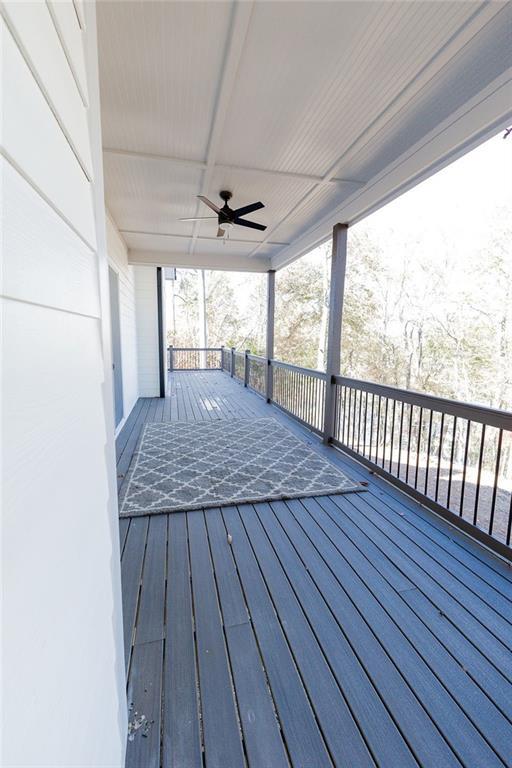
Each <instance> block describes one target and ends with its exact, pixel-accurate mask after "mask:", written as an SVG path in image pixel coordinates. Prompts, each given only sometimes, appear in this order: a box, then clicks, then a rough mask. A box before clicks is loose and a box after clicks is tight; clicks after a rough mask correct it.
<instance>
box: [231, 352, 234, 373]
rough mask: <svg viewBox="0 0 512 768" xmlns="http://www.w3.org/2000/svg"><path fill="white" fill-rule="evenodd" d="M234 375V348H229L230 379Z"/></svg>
mask: <svg viewBox="0 0 512 768" xmlns="http://www.w3.org/2000/svg"><path fill="white" fill-rule="evenodd" d="M234 375H235V348H234V347H231V378H233V376H234Z"/></svg>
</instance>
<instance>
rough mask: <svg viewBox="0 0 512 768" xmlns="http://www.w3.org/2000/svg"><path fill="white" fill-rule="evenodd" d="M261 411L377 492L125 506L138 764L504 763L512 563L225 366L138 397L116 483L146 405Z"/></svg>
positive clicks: (189, 415)
mask: <svg viewBox="0 0 512 768" xmlns="http://www.w3.org/2000/svg"><path fill="white" fill-rule="evenodd" d="M263 414H264V415H267V416H268V415H273V416H275V417H276V418H278V419H279V420H281V421H283V422H284V423H285V424H286V425H287V426H289V427H290V428H291V429H292V430H294V431H295V433H296V434H298V435H301V436H303V438H304V439H305V440H308V441H309V442H310V443H311V444H312V445H314V446H315V447H316V448H317V449H318V450H319V451H321V452H323V453H324V454H325V455H327V456H329V457H330V458H331V459H332V460H333V461H335V462H337V463H339V465H340V466H342V468H343V469H345V471H346V472H347V473H348V474H350V475H351V476H352V477H353V478H354V479H358V480H364V481H367V482H368V488H367V491H365V492H364V493H361V494H348V495H344V496H332V497H319V498H311V499H301V500H293V501H286V502H272V503H270V504H266V503H265V504H264V503H262V504H256V505H249V504H246V505H241V506H239V507H227V508H224V509H209V510H206V511H203V510H198V511H194V512H187V513H175V514H173V515H160V516H158V515H157V516H152V517H138V518H133V519H131V520H128V519H123V520H121V521H120V531H121V548H122V561H121V562H122V581H123V614H124V630H125V652H126V667H127V676H128V702H129V705H130V719H131V720H132V721H135V720H136V719H137V718H140V717H141V716H142V715H144V716H145V718H146V720H145V721H144V722H145V723H146V725H145V726H141V727H140V728H139V729H138V730H137V731H136V732H135V737H134V739H133V740H132V741H128V744H127V757H126V766H127V768H131V767H133V766H135V767H136V768H153V767H154V768H159V767H160V766H165V768H167V767H168V766H169V768H171V767H172V768H178V767H179V768H196V766H197V767H198V768H199V766H205V767H206V768H238V767H239V766H240V768H242V766H249V768H280V766H290V765H291V766H294V768H295V767H297V768H298V767H300V768H322V767H323V766H332V765H335V766H347V768H359V767H360V766H361V767H364V766H382V767H386V768H388V767H389V768H400V767H401V766H418V765H420V766H432V767H434V766H435V768H445V767H448V766H461V765H462V766H467V767H468V768H491V767H492V766H503V765H512V570H511V568H510V566H509V565H508V564H506V563H505V562H504V561H503V560H501V559H500V558H498V557H497V556H495V555H493V554H491V553H489V552H488V551H487V550H485V549H484V548H483V547H482V546H480V545H479V544H478V543H476V542H474V541H472V540H471V539H469V538H467V537H466V536H464V535H463V534H462V533H460V532H459V531H457V530H456V529H454V528H452V527H451V526H449V525H448V524H447V523H445V522H444V521H442V520H441V519H439V518H437V517H436V516H435V515H433V514H432V513H431V512H429V511H428V510H426V509H424V508H422V507H421V506H419V505H418V504H417V503H416V502H414V501H412V500H411V499H409V498H408V497H407V496H405V495H404V494H403V493H401V492H400V491H398V490H397V489H395V488H393V487H392V486H390V485H388V484H387V483H386V482H384V481H383V480H380V479H379V478H377V477H376V476H374V475H372V474H371V473H369V472H368V470H367V469H365V468H363V467H361V466H360V465H358V464H357V463H355V462H354V461H353V460H351V459H349V458H347V457H346V456H344V455H343V454H341V453H340V452H338V451H336V450H334V449H332V448H325V447H323V446H322V445H320V443H319V442H318V441H317V439H316V438H315V437H314V436H312V435H311V434H310V433H308V432H307V431H306V430H304V429H302V427H300V426H298V425H296V424H295V423H294V422H292V421H291V420H289V419H287V417H286V416H284V415H283V414H282V413H281V412H279V411H278V410H277V409H275V408H273V407H271V406H268V405H266V404H265V402H264V401H263V400H262V399H261V398H259V397H258V396H257V395H255V394H254V393H252V392H249V391H248V390H246V389H244V388H243V387H242V386H240V385H239V384H238V383H236V382H235V381H233V380H231V379H230V378H229V377H228V376H226V375H225V374H223V373H220V372H215V371H208V372H193V373H185V372H183V373H182V372H180V373H174V374H173V375H172V379H171V394H170V397H168V398H165V399H156V398H155V399H144V398H142V399H140V400H139V401H138V402H137V404H136V406H135V408H134V409H133V411H132V413H131V415H130V417H129V419H128V421H127V423H126V425H125V427H124V429H123V430H122V432H121V434H120V435H119V438H118V441H117V450H118V474H119V484H120V485H121V483H122V481H123V478H124V475H125V473H126V470H127V468H128V466H129V463H130V460H131V456H132V454H133V451H134V448H135V445H136V442H137V438H138V434H139V432H140V427H141V425H142V424H143V423H145V422H146V421H162V420H171V421H174V420H197V419H211V418H223V419H229V418H240V417H247V418H251V417H253V416H260V415H263ZM228 535H229V537H230V541H228ZM135 712H137V715H135Z"/></svg>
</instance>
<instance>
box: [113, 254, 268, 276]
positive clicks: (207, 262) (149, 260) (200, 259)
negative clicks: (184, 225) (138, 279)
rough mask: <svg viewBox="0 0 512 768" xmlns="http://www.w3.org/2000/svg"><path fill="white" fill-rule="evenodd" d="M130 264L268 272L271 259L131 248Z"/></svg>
mask: <svg viewBox="0 0 512 768" xmlns="http://www.w3.org/2000/svg"><path fill="white" fill-rule="evenodd" d="M128 263H129V264H141V265H142V264H143V265H146V266H154V267H180V268H181V269H212V270H222V271H229V272H268V270H269V269H270V268H271V266H270V259H268V258H254V259H248V258H247V256H230V255H226V256H224V255H218V254H217V255H209V254H199V253H192V254H190V253H166V252H165V251H144V250H137V249H130V250H129V251H128Z"/></svg>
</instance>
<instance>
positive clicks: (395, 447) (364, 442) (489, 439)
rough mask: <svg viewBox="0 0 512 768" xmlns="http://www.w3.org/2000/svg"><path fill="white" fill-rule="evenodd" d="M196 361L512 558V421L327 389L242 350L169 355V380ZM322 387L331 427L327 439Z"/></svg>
mask: <svg viewBox="0 0 512 768" xmlns="http://www.w3.org/2000/svg"><path fill="white" fill-rule="evenodd" d="M204 353H206V367H208V368H211V369H213V368H220V369H222V370H224V371H225V372H226V373H229V374H230V375H231V376H232V377H233V378H234V379H237V380H238V381H239V382H240V383H242V384H244V385H245V386H246V387H248V388H249V389H251V390H253V391H254V392H256V393H257V394H259V395H261V396H262V397H264V398H266V399H267V400H268V401H269V402H272V403H273V404H274V405H276V406H277V407H278V408H280V409H281V410H282V411H284V412H285V413H287V414H288V415H290V416H291V417H292V418H294V419H296V420H297V421H299V422H300V423H301V424H303V425H305V426H307V427H308V428H309V429H311V430H312V431H313V432H315V433H317V434H318V435H322V436H324V438H325V439H326V441H327V442H331V443H332V444H333V445H335V446H337V447H338V448H341V449H342V450H343V451H345V452H346V453H348V454H349V455H351V456H353V457H354V458H355V459H357V460H358V461H360V462H362V463H363V464H365V465H366V466H367V467H368V468H369V469H371V470H372V471H373V472H375V473H376V474H380V475H382V476H384V477H385V478H386V479H388V480H389V481H391V482H392V483H394V484H395V485H397V486H398V487H399V488H401V489H402V490H404V491H406V492H407V493H409V494H410V495H411V496H413V497H415V498H416V499H418V500H419V501H420V502H421V503H422V504H424V505H426V506H428V507H430V508H431V509H433V510H435V511H436V512H438V513H439V514H441V515H443V516H444V517H446V518H447V519H449V520H450V521H452V522H456V523H457V524H458V525H459V527H461V528H463V529H464V530H466V531H467V532H470V533H471V534H472V535H473V536H475V537H476V538H478V539H480V540H481V541H483V542H484V543H485V544H488V545H489V546H492V547H493V548H494V549H496V550H498V551H499V552H501V553H502V554H504V555H506V556H507V557H509V558H511V557H512V550H511V549H510V544H511V538H512V413H509V412H507V411H500V410H496V409H493V408H485V407H482V406H478V405H469V404H466V403H461V402H458V401H455V400H449V399H446V398H442V397H434V396H432V395H426V394H422V393H420V392H414V391H410V390H405V389H398V388H396V387H388V386H384V385H381V384H375V383H372V382H369V381H361V380H359V379H351V378H347V377H344V376H333V377H332V380H331V381H330V382H328V381H327V376H326V374H325V373H324V372H322V371H315V370H312V369H310V368H302V367H300V366H297V365H291V364H289V363H283V362H281V361H279V360H267V358H265V357H262V356H259V355H253V354H251V353H250V352H249V351H248V350H246V351H245V352H241V351H238V350H236V349H234V348H227V347H222V348H219V349H217V348H208V349H207V350H198V349H176V348H175V349H173V350H172V351H171V359H172V360H173V361H174V368H175V369H177V370H178V369H179V370H184V369H186V370H193V369H200V368H202V365H201V364H200V360H201V359H202V360H203V362H204ZM201 354H203V358H200V357H199V355H201ZM269 368H270V376H269V382H270V386H269V387H268V389H267V386H268V383H267V371H268V370H269ZM328 387H330V388H331V389H330V391H329V395H330V396H331V397H333V399H334V427H333V429H332V430H328V433H327V435H326V434H325V431H326V427H325V424H326V421H328V419H326V399H327V394H328V389H327V388H328ZM331 432H332V434H331Z"/></svg>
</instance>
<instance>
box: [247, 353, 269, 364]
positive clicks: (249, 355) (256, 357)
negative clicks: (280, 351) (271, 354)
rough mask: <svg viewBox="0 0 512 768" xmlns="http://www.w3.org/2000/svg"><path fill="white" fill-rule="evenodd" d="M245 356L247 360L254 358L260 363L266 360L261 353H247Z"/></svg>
mask: <svg viewBox="0 0 512 768" xmlns="http://www.w3.org/2000/svg"><path fill="white" fill-rule="evenodd" d="M247 357H248V358H249V360H256V361H258V362H261V363H266V362H267V358H266V357H262V356H261V355H251V354H250V353H249V354H248V355H247Z"/></svg>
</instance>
